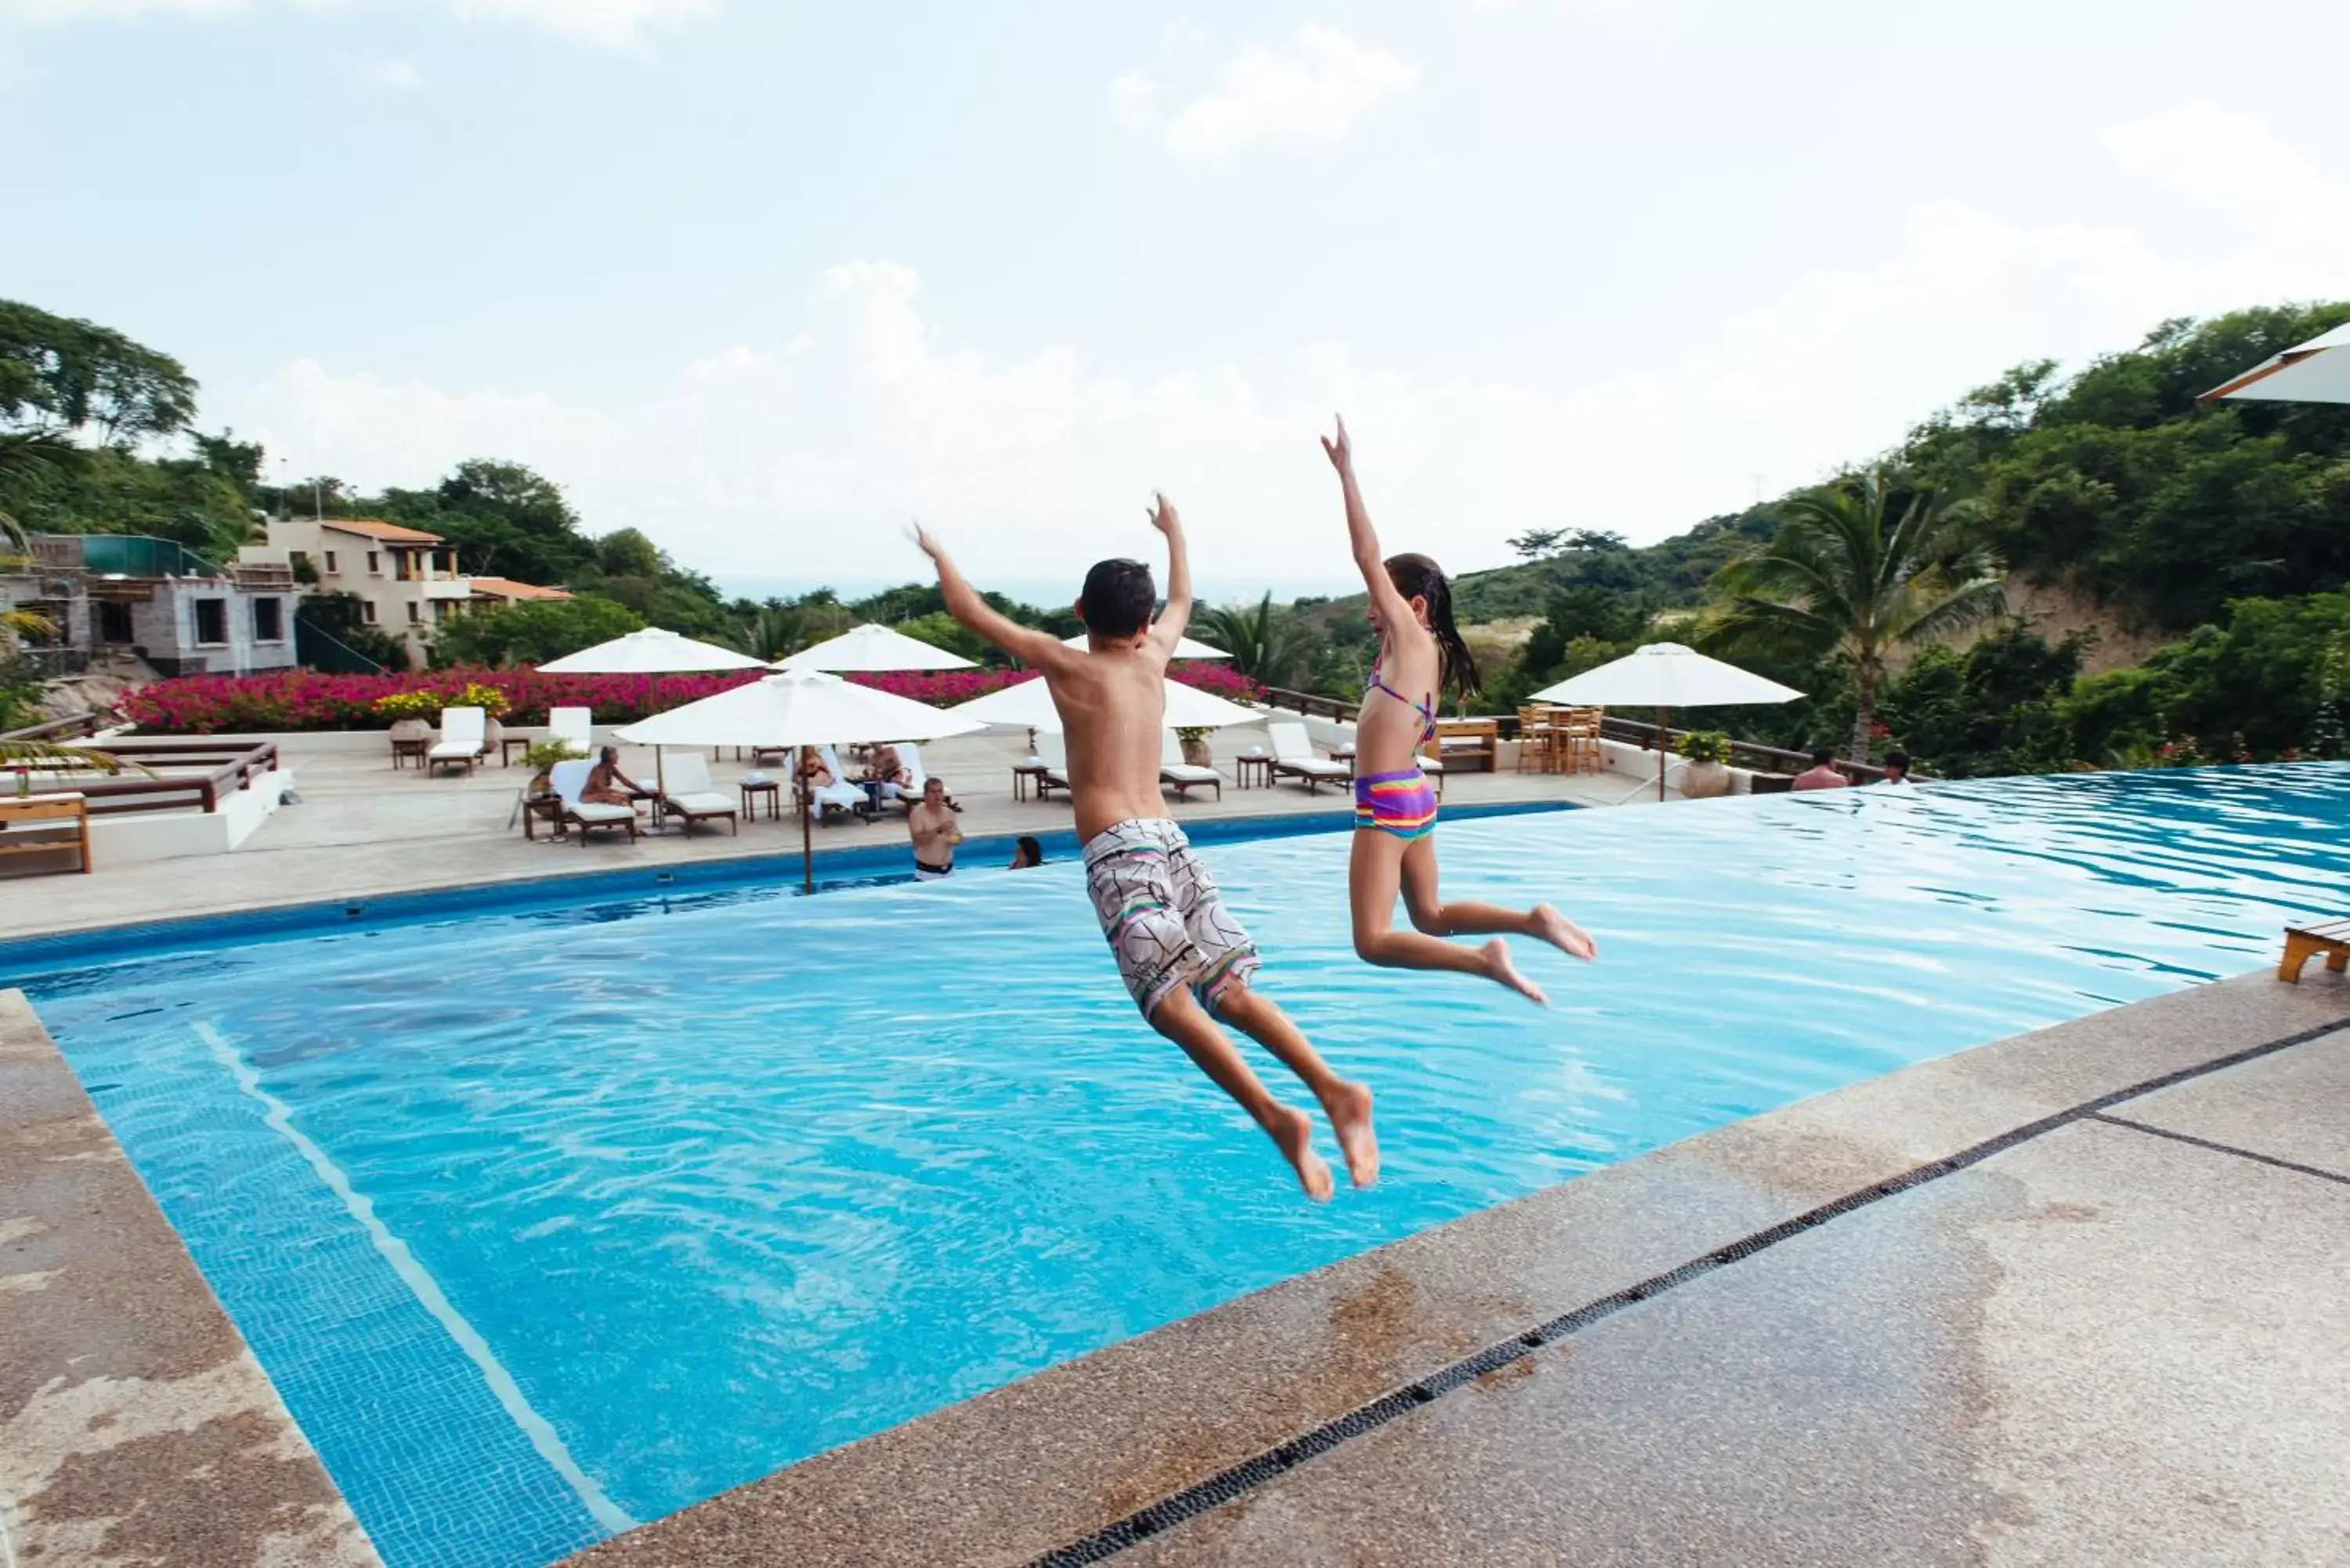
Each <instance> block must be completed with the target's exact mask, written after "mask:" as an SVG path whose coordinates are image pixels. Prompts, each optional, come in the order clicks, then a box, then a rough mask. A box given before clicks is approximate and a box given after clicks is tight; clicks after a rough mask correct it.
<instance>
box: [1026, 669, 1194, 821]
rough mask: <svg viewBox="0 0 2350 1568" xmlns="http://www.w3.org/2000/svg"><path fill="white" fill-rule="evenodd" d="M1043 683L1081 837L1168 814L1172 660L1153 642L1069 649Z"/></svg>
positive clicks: (1047, 671) (1047, 674)
mask: <svg viewBox="0 0 2350 1568" xmlns="http://www.w3.org/2000/svg"><path fill="white" fill-rule="evenodd" d="M1064 652H1065V654H1066V657H1065V658H1064V659H1059V660H1055V662H1054V663H1053V664H1050V665H1047V666H1046V667H1045V686H1046V687H1047V688H1048V689H1049V690H1050V691H1052V693H1053V706H1054V707H1055V709H1057V710H1059V711H1060V715H1061V731H1062V735H1063V738H1064V739H1065V740H1066V742H1067V743H1068V753H1069V795H1070V799H1071V801H1072V802H1073V804H1074V805H1076V815H1077V836H1078V837H1079V838H1080V839H1087V838H1091V837H1092V836H1094V835H1095V834H1097V833H1099V832H1101V831H1102V830H1103V829H1104V828H1106V827H1108V826H1110V825H1111V824H1113V823H1118V822H1130V821H1134V820H1137V819H1139V818H1145V817H1154V816H1164V815H1167V804H1166V800H1165V797H1164V796H1162V795H1161V794H1159V753H1160V750H1161V748H1162V747H1163V745H1164V744H1165V742H1164V740H1163V738H1162V736H1161V734H1160V728H1161V726H1162V725H1163V724H1164V723H1165V722H1166V715H1167V685H1166V682H1167V653H1166V651H1165V650H1164V649H1161V648H1159V646H1158V644H1157V642H1156V641H1155V640H1154V639H1151V638H1149V637H1148V636H1142V637H1138V638H1136V639H1134V640H1133V641H1132V642H1130V643H1115V644H1112V645H1110V646H1109V647H1107V648H1101V649H1082V650H1080V649H1065V650H1064Z"/></svg>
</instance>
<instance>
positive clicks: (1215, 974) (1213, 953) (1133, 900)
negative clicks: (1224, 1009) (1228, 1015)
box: [1085, 817, 1261, 1018]
mask: <svg viewBox="0 0 2350 1568" xmlns="http://www.w3.org/2000/svg"><path fill="white" fill-rule="evenodd" d="M1085 856H1086V887H1087V890H1088V891H1090V892H1091V893H1092V894H1093V899H1094V913H1095V914H1097V915H1098V916H1099V917H1101V928H1102V935H1104V936H1106V937H1107V938H1108V939H1109V946H1110V951H1112V952H1113V953H1116V954H1117V955H1118V974H1119V976H1120V977H1121V978H1123V979H1124V980H1125V981H1126V989H1127V990H1128V992H1130V993H1132V995H1133V997H1134V1002H1135V1005H1136V1006H1138V1007H1139V1008H1141V1009H1142V1015H1143V1016H1144V1017H1145V1018H1148V1017H1149V1016H1150V1015H1151V1013H1153V1012H1156V1011H1158V1008H1159V1003H1160V1002H1164V1001H1166V1000H1167V998H1168V995H1169V994H1170V992H1173V991H1174V990H1175V988H1176V987H1177V986H1179V985H1189V986H1190V987H1191V989H1192V990H1193V991H1194V992H1198V993H1199V996H1200V1000H1201V1002H1205V1003H1206V1004H1207V1005H1208V1007H1209V1008H1210V1009H1211V1010H1213V1008H1214V1007H1215V1005H1216V999H1217V998H1218V997H1219V996H1221V995H1222V993H1223V992H1224V991H1225V989H1226V988H1227V987H1230V986H1234V985H1242V984H1245V983H1246V982H1247V981H1248V978H1249V976H1251V975H1253V974H1254V973H1255V972H1256V971H1257V968H1258V965H1259V963H1260V962H1261V961H1260V960H1259V959H1258V957H1257V951H1256V943H1254V942H1253V941H1251V940H1249V934H1248V933H1247V932H1246V931H1244V930H1243V929H1241V924H1240V922H1239V921H1238V920H1236V919H1233V918H1232V911H1231V910H1229V909H1225V908H1224V905H1223V900H1222V898H1219V897H1218V896H1217V894H1216V881H1215V878H1214V877H1211V876H1209V875H1208V868H1207V867H1205V866H1202V865H1201V864H1200V861H1199V858H1198V857H1196V856H1194V855H1193V854H1192V853H1191V840H1190V839H1188V838H1186V837H1184V836H1183V830H1182V829H1181V828H1180V827H1178V826H1175V824H1174V823H1173V822H1171V821H1170V820H1168V819H1167V818H1165V817H1154V818H1150V819H1148V820H1143V819H1137V820H1134V821H1128V822H1121V823H1118V824H1116V825H1115V826H1110V827H1106V828H1104V829H1103V830H1102V831H1101V832H1099V833H1097V834H1096V835H1094V836H1093V837H1092V838H1091V839H1089V840H1088V841H1087V844H1086V850H1085Z"/></svg>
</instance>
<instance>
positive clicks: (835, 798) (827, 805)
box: [808, 746, 866, 823]
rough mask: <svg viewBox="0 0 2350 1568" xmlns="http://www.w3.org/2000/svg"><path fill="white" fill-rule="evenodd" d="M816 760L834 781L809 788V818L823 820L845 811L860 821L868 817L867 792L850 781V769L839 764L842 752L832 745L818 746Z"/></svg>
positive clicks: (811, 820) (818, 821)
mask: <svg viewBox="0 0 2350 1568" xmlns="http://www.w3.org/2000/svg"><path fill="white" fill-rule="evenodd" d="M816 760H817V761H818V762H820V763H823V764H824V765H825V767H826V769H827V771H828V772H830V773H831V774H832V782H831V783H830V784H826V785H825V786H824V787H823V788H821V789H818V788H816V786H815V785H813V784H811V785H810V786H809V787H808V820H809V821H810V822H816V823H820V822H822V821H823V820H824V819H825V817H826V816H827V815H830V814H831V813H833V812H836V811H845V812H847V813H848V814H849V815H852V816H855V817H857V818H858V819H859V820H860V821H862V820H864V817H865V804H866V797H865V791H864V789H863V787H862V786H860V785H858V784H850V783H849V782H848V770H847V768H844V767H842V766H841V765H840V753H839V752H838V751H837V750H836V749H834V748H833V747H831V746H818V747H816Z"/></svg>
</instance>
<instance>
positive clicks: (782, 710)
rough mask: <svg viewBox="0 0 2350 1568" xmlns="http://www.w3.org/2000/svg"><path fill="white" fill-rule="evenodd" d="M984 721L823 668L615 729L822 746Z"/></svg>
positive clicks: (655, 736) (678, 742)
mask: <svg viewBox="0 0 2350 1568" xmlns="http://www.w3.org/2000/svg"><path fill="white" fill-rule="evenodd" d="M981 728H983V725H981V724H980V723H979V722H977V721H975V720H971V719H965V718H962V717H959V716H958V715H956V714H953V713H949V712H944V711H941V710H939V709H937V708H932V707H929V706H927V705H926V704H923V703H920V702H917V701H913V700H912V699H910V698H906V697H898V696H893V695H891V694H890V693H889V692H887V691H875V690H874V689H873V688H871V687H870V686H859V685H858V684H856V683H855V682H853V681H848V680H842V679H841V678H840V677H839V676H837V675H831V674H827V673H826V672H825V671H823V670H785V671H784V672H783V673H781V674H778V675H769V676H766V677H764V679H762V680H754V681H751V682H749V683H747V684H745V685H742V686H737V687H734V688H733V689H732V690H730V691H721V692H719V693H718V694H717V695H716V696H714V697H704V698H703V699H702V700H701V701H698V702H688V703H686V704H685V705H684V706H683V707H681V708H672V709H671V710H670V711H668V712H666V713H656V714H654V715H653V716H652V717H651V718H650V719H645V720H642V721H639V722H637V723H634V724H629V725H626V726H624V727H622V728H621V729H619V730H617V731H615V732H614V733H615V734H617V735H618V736H619V738H620V739H621V740H623V741H626V742H629V744H630V745H635V746H770V747H775V746H821V745H827V744H830V743H834V742H852V741H934V740H937V739H939V738H940V737H941V736H944V735H967V734H969V733H971V732H972V731H974V730H978V729H981Z"/></svg>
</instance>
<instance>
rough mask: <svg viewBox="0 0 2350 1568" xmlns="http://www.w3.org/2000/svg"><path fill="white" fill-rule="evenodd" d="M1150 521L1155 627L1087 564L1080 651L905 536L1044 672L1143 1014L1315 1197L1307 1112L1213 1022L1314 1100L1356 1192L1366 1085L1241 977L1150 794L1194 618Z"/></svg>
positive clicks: (1182, 580)
mask: <svg viewBox="0 0 2350 1568" xmlns="http://www.w3.org/2000/svg"><path fill="white" fill-rule="evenodd" d="M1150 521H1151V524H1152V525H1153V526H1154V527H1156V528H1157V529H1158V530H1159V532H1160V533H1162V534H1164V535H1167V556H1168V563H1167V607H1166V608H1165V609H1164V610H1162V611H1160V612H1159V618H1158V620H1157V622H1156V623H1155V624H1154V623H1153V622H1152V620H1151V615H1150V611H1151V607H1152V605H1153V604H1154V603H1155V602H1156V600H1157V598H1158V593H1157V590H1156V588H1155V587H1153V586H1152V583H1151V580H1150V568H1149V567H1148V566H1144V565H1143V564H1142V563H1141V562H1139V561H1125V560H1113V561H1103V562H1100V563H1099V564H1097V566H1095V567H1094V568H1093V570H1092V571H1090V572H1088V573H1087V575H1086V586H1085V591H1084V593H1083V594H1082V596H1081V597H1079V598H1078V600H1077V606H1076V608H1077V616H1078V618H1079V619H1081V620H1083V621H1084V622H1085V625H1086V646H1085V647H1083V648H1069V647H1066V646H1064V645H1063V643H1062V642H1061V639H1058V638H1056V637H1055V636H1053V635H1052V634H1051V633H1049V632H1043V631H1038V630H1035V628H1031V627H1024V626H1021V625H1019V624H1018V623H1017V622H1015V621H1014V620H1012V619H1010V618H1007V617H1005V616H1003V615H999V614H998V613H997V612H996V611H995V610H994V609H993V607H990V606H989V605H988V603H987V601H986V600H984V599H983V598H981V597H979V595H978V594H977V593H975V592H974V591H972V587H971V585H970V584H969V583H967V582H965V581H964V580H963V577H962V573H960V572H958V571H956V570H955V567H954V563H953V562H951V561H950V560H948V559H947V556H946V552H945V551H944V550H942V549H941V548H940V547H939V545H938V542H937V541H936V540H934V539H932V538H931V536H930V535H929V534H928V533H926V532H922V531H920V530H917V532H916V535H915V541H916V543H918V544H919V545H921V547H922V550H923V553H924V554H926V555H928V556H930V557H931V561H932V562H933V563H934V564H935V565H936V566H937V567H938V572H939V588H940V590H941V593H943V594H944V595H945V597H946V603H947V610H948V613H950V614H951V615H952V616H953V617H954V618H955V619H957V620H959V621H961V622H962V624H963V625H965V626H967V627H969V628H971V629H972V630H973V631H975V632H977V633H978V634H979V635H980V636H981V637H983V638H984V639H987V640H988V641H989V642H991V643H993V644H994V645H995V646H996V647H997V648H1000V649H1003V651H1004V652H1006V653H1008V654H1011V655H1012V656H1013V657H1014V659H1019V660H1020V661H1021V662H1022V663H1023V664H1025V665H1027V666H1028V667H1029V668H1030V669H1032V670H1040V671H1042V672H1043V674H1044V677H1045V689H1046V690H1047V691H1050V692H1051V693H1052V697H1053V706H1054V708H1055V710H1057V711H1059V713H1060V716H1061V728H1062V731H1063V732H1064V734H1065V736H1066V740H1067V742H1068V755H1069V773H1068V777H1069V797H1070V801H1071V804H1072V805H1074V806H1075V807H1076V818H1077V834H1078V836H1079V837H1081V838H1083V839H1084V840H1085V866H1086V885H1087V890H1088V891H1089V892H1090V893H1091V894H1092V897H1093V902H1094V912H1095V914H1096V915H1097V917H1098V918H1099V919H1100V921H1101V927H1102V934H1103V935H1104V936H1106V937H1107V938H1108V939H1109V945H1110V951H1111V953H1112V955H1113V956H1115V957H1116V959H1117V960H1118V973H1119V975H1120V976H1121V977H1122V978H1123V979H1124V980H1125V981H1126V987H1127V992H1128V994H1129V995H1131V996H1132V997H1133V998H1134V1002H1135V1005H1136V1006H1138V1007H1139V1008H1140V1009H1141V1010H1142V1015H1143V1017H1144V1018H1146V1019H1148V1020H1149V1023H1150V1026H1151V1027H1152V1028H1153V1029H1156V1030H1157V1031H1159V1033H1161V1034H1163V1035H1165V1036H1166V1037H1167V1038H1168V1039H1170V1040H1172V1041H1174V1042H1175V1044H1178V1045H1180V1046H1181V1047H1182V1048H1183V1051H1184V1054H1186V1055H1188V1056H1190V1057H1191V1060H1192V1062H1193V1063H1194V1064H1197V1065H1198V1067H1199V1068H1200V1070H1201V1072H1203V1073H1205V1074H1206V1075H1208V1076H1209V1078H1211V1080H1213V1081H1214V1083H1215V1085H1216V1086H1217V1087H1218V1088H1220V1089H1222V1090H1223V1091H1224V1093H1226V1094H1227V1095H1230V1096H1232V1098H1233V1099H1234V1100H1235V1101H1237V1102H1238V1103H1239V1104H1240V1106H1241V1108H1242V1109H1243V1110H1245V1111H1247V1112H1248V1114H1249V1115H1250V1116H1251V1117H1253V1119H1254V1120H1255V1122H1256V1124H1257V1126H1259V1127H1263V1129H1264V1131H1265V1134H1266V1136H1268V1137H1271V1138H1272V1139H1273V1141H1274V1146H1275V1147H1278V1148H1279V1149H1280V1150H1281V1153H1282V1158H1284V1159H1286V1160H1288V1161H1289V1163H1290V1166H1291V1168H1293V1169H1295V1171H1296V1172H1297V1180H1298V1184H1299V1185H1300V1186H1302V1187H1304V1188H1305V1191H1306V1195H1307V1196H1308V1197H1311V1198H1313V1199H1317V1200H1319V1199H1326V1198H1328V1197H1329V1196H1330V1188H1331V1180H1330V1168H1329V1166H1328V1165H1327V1164H1326V1163H1325V1162H1324V1161H1323V1158H1322V1157H1321V1156H1320V1155H1318V1154H1316V1153H1315V1152H1314V1123H1313V1120H1312V1118H1310V1117H1309V1116H1306V1115H1305V1112H1303V1111H1299V1110H1295V1109H1292V1108H1291V1107H1290V1106H1285V1105H1284V1104H1282V1103H1281V1102H1280V1101H1279V1100H1277V1099H1275V1098H1274V1096H1273V1095H1272V1093H1271V1092H1270V1091H1269V1090H1267V1089H1266V1088H1265V1086H1264V1085H1263V1083H1262V1082H1260V1081H1259V1080H1258V1078H1257V1075H1255V1074H1254V1073H1253V1072H1251V1071H1250V1070H1249V1064H1248V1063H1247V1062H1246V1061H1244V1060H1243V1058H1242V1056H1241V1054H1240V1053H1239V1051H1237V1050H1235V1049H1234V1048H1233V1046H1232V1040H1231V1038H1230V1037H1229V1036H1227V1035H1226V1034H1225V1033H1224V1032H1223V1030H1222V1029H1221V1028H1219V1027H1218V1023H1219V1022H1222V1023H1228V1024H1230V1025H1232V1027H1234V1028H1236V1029H1238V1030H1240V1031H1241V1032H1242V1033H1244V1034H1247V1035H1248V1036H1249V1037H1250V1038H1252V1039H1253V1040H1255V1041H1256V1042H1257V1043H1258V1044H1261V1045H1263V1047H1264V1048H1265V1049H1266V1050H1268V1051H1270V1052H1272V1053H1273V1054H1274V1055H1275V1056H1276V1057H1278V1058H1280V1060H1281V1063H1282V1064H1283V1065H1284V1066H1285V1067H1287V1068H1288V1069H1289V1070H1290V1071H1291V1072H1293V1073H1295V1074H1296V1075H1297V1076H1298V1077H1299V1078H1300V1079H1302V1080H1303V1081H1304V1082H1305V1086H1306V1087H1307V1088H1308V1089H1310V1090H1312V1091H1313V1093H1314V1096H1315V1098H1316V1099H1317V1100H1319V1101H1321V1103H1322V1109H1323V1111H1324V1113H1325V1114H1326V1115H1327V1116H1329V1118H1330V1127H1331V1130H1332V1131H1333V1132H1335V1133H1336V1135H1337V1137H1338V1147H1339V1148H1340V1150H1341V1151H1342V1152H1343V1153H1344V1154H1345V1155H1346V1157H1347V1175H1348V1176H1349V1177H1351V1178H1352V1179H1353V1180H1354V1183H1355V1185H1356V1186H1357V1187H1367V1186H1369V1185H1370V1184H1371V1183H1372V1182H1373V1181H1374V1180H1376V1179H1378V1169H1379V1146H1378V1138H1377V1137H1376V1136H1375V1135H1374V1134H1373V1132H1372V1128H1371V1092H1370V1090H1368V1089H1367V1088H1365V1087H1364V1086H1363V1085H1360V1084H1354V1083H1348V1082H1347V1080H1346V1079H1343V1078H1341V1077H1339V1076H1338V1075H1336V1073H1334V1072H1332V1071H1331V1070H1330V1068H1329V1066H1328V1064H1326V1063H1325V1062H1324V1061H1323V1060H1322V1058H1321V1057H1320V1056H1319V1055H1318V1054H1315V1049H1314V1047H1313V1046H1312V1045H1310V1044H1307V1043H1306V1039H1305V1035H1304V1034H1302V1033H1299V1032H1298V1029H1297V1025H1295V1023H1291V1022H1290V1021H1289V1018H1288V1016H1287V1015H1286V1014H1285V1013H1284V1012H1282V1011H1281V1009H1280V1008H1278V1007H1276V1006H1274V1003H1273V1002H1272V1001H1271V1000H1269V999H1268V998H1266V997H1264V996H1262V995H1260V994H1258V992H1257V991H1256V989H1255V987H1254V986H1253V984H1252V983H1251V981H1252V979H1253V976H1254V974H1255V973H1256V970H1257V952H1256V944H1255V943H1254V942H1253V941H1252V940H1249V935H1248V933H1247V932H1246V931H1245V930H1243V929H1242V928H1241V925H1240V922H1239V921H1238V920H1236V919H1233V917H1232V911H1231V910H1230V909H1226V908H1225V907H1224V904H1223V902H1222V899H1221V898H1219V897H1218V896H1217V893H1216V884H1215V879H1214V878H1213V877H1211V876H1210V875H1209V874H1208V868H1207V867H1206V866H1205V865H1204V864H1203V863H1201V860H1200V858H1199V857H1197V856H1196V855H1194V854H1193V853H1192V851H1191V842H1190V840H1189V839H1187V838H1186V837H1185V836H1184V835H1183V830H1182V829H1181V828H1180V827H1179V826H1176V825H1175V823H1174V822H1172V821H1171V820H1170V819H1169V817H1168V815H1167V806H1166V801H1165V797H1164V796H1163V795H1162V794H1160V793H1159V765H1160V763H1159V757H1160V754H1161V744H1162V732H1163V731H1164V729H1165V726H1166V718H1167V661H1168V659H1170V657H1171V656H1172V655H1173V653H1174V651H1175V643H1176V639H1179V638H1180V637H1181V636H1182V635H1183V628H1184V625H1185V623H1186V622H1188V621H1189V620H1190V619H1191V562H1190V560H1189V558H1188V556H1187V554H1186V552H1185V550H1184V547H1183V530H1182V525H1181V524H1180V522H1178V521H1177V519H1176V516H1175V508H1174V507H1172V506H1170V505H1169V504H1168V503H1167V498H1166V497H1165V496H1163V495H1162V496H1160V497H1159V504H1158V506H1157V507H1156V508H1155V509H1154V510H1153V511H1152V513H1151V514H1150Z"/></svg>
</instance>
